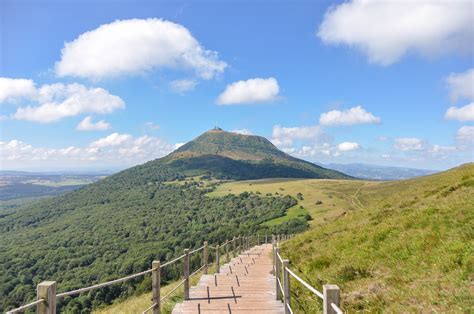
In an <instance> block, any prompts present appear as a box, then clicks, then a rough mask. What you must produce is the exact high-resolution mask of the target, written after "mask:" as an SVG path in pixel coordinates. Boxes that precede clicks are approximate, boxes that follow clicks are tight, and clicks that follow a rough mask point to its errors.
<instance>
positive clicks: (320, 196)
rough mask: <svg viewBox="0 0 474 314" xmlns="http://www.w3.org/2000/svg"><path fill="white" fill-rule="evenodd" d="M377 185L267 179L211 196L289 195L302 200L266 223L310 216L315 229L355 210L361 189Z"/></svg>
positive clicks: (219, 190)
mask: <svg viewBox="0 0 474 314" xmlns="http://www.w3.org/2000/svg"><path fill="white" fill-rule="evenodd" d="M374 184H377V183H376V182H370V181H360V180H318V179H263V180H253V181H235V182H229V183H225V184H222V185H219V186H218V187H217V189H216V190H215V191H214V192H211V193H209V194H208V195H209V196H210V197H219V196H224V195H226V194H229V193H231V194H240V193H242V192H254V193H261V195H269V194H272V195H288V194H289V195H291V196H293V197H295V198H297V199H298V205H296V206H294V207H292V208H290V209H289V210H288V213H287V215H286V216H283V217H280V218H276V219H273V220H270V221H268V222H266V223H265V224H267V225H275V224H279V223H282V222H284V221H287V220H289V219H290V218H293V217H296V216H304V215H305V214H306V213H309V214H310V215H311V217H312V218H313V219H312V220H311V221H310V224H311V225H313V226H314V225H319V224H321V223H325V222H326V221H329V220H331V219H332V218H334V217H337V216H340V215H342V214H343V213H344V212H347V211H348V210H350V209H352V208H357V206H359V201H358V198H357V197H358V190H359V188H361V187H362V186H369V185H374ZM298 193H300V195H298ZM301 207H302V208H301Z"/></svg>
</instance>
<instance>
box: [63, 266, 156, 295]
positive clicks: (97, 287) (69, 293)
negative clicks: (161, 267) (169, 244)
mask: <svg viewBox="0 0 474 314" xmlns="http://www.w3.org/2000/svg"><path fill="white" fill-rule="evenodd" d="M153 270H156V269H153V268H152V269H147V270H145V271H142V272H140V273H136V274H133V275H130V276H127V277H123V278H119V279H115V280H111V281H107V282H103V283H99V284H96V285H92V286H89V287H85V288H80V289H76V290H72V291H68V292H63V293H60V294H57V295H56V298H62V297H67V296H71V295H75V294H80V293H83V292H87V291H90V290H94V289H99V288H102V287H107V286H110V285H113V284H116V283H121V282H124V281H127V280H130V279H133V278H136V277H140V276H143V275H146V274H149V273H151V272H152V271H153Z"/></svg>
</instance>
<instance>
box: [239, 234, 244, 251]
mask: <svg viewBox="0 0 474 314" xmlns="http://www.w3.org/2000/svg"><path fill="white" fill-rule="evenodd" d="M239 237H240V239H239V240H240V241H239V255H240V253H242V246H243V243H244V237H241V236H240V235H239Z"/></svg>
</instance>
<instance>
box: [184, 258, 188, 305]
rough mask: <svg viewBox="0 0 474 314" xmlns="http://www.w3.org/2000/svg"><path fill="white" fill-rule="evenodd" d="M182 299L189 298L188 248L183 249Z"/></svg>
mask: <svg viewBox="0 0 474 314" xmlns="http://www.w3.org/2000/svg"><path fill="white" fill-rule="evenodd" d="M183 274H184V300H189V249H184V261H183Z"/></svg>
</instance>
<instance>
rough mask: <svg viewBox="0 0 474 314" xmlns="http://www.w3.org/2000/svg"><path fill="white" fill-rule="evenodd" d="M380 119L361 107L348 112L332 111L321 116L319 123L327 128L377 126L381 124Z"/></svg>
mask: <svg viewBox="0 0 474 314" xmlns="http://www.w3.org/2000/svg"><path fill="white" fill-rule="evenodd" d="M380 122H381V120H380V118H379V117H376V116H374V115H373V114H372V113H370V112H368V111H366V110H365V109H364V108H362V107H361V106H357V107H353V108H350V109H348V110H344V111H341V110H331V111H328V112H325V113H323V114H321V116H320V118H319V123H320V124H321V125H325V126H335V125H354V124H375V123H380Z"/></svg>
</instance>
